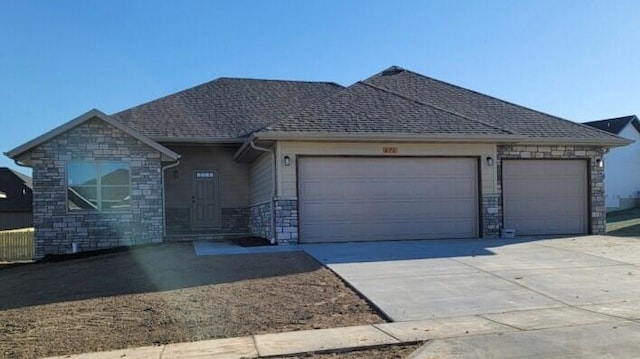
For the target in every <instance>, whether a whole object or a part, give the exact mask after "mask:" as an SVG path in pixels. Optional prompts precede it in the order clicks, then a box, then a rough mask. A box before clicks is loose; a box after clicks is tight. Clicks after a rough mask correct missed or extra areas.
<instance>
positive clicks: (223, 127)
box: [112, 78, 342, 139]
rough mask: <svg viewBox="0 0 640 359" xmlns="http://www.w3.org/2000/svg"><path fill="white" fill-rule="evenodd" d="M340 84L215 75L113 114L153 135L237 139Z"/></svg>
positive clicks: (330, 92)
mask: <svg viewBox="0 0 640 359" xmlns="http://www.w3.org/2000/svg"><path fill="white" fill-rule="evenodd" d="M340 89H342V86H340V85H338V84H335V83H329V82H302V81H277V80H254V79H235V78H219V79H217V80H214V81H211V82H207V83H205V84H202V85H199V86H195V87H193V88H190V89H187V90H184V91H181V92H178V93H175V94H173V95H169V96H166V97H163V98H160V99H157V100H154V101H151V102H148V103H145V104H143V105H140V106H137V107H133V108H131V109H128V110H125V111H122V112H119V113H116V114H114V115H112V117H114V118H115V119H116V120H119V121H121V122H122V123H124V124H126V125H127V126H130V127H131V128H133V129H134V130H136V131H138V132H140V133H141V134H143V135H145V136H148V137H150V138H153V139H157V138H166V137H179V138H222V139H224V138H241V137H244V136H247V135H248V134H250V133H251V132H253V131H256V130H258V129H261V128H262V127H264V126H266V125H268V124H269V123H271V122H273V121H275V120H276V119H278V118H280V117H282V116H284V115H287V114H289V113H291V112H294V111H297V110H300V109H303V108H305V107H307V106H309V105H311V104H313V103H315V102H318V101H320V100H321V99H323V98H325V97H327V96H329V95H331V94H333V93H334V92H336V91H338V90H340Z"/></svg>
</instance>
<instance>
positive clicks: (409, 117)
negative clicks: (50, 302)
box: [7, 67, 630, 257]
mask: <svg viewBox="0 0 640 359" xmlns="http://www.w3.org/2000/svg"><path fill="white" fill-rule="evenodd" d="M628 143H630V141H628V140H625V139H623V138H620V137H618V136H616V135H614V134H610V133H608V132H605V131H601V130H598V129H594V128H592V127H589V126H585V125H582V124H577V123H573V122H570V121H567V120H564V119H561V118H558V117H554V116H550V115H547V114H544V113H541V112H538V111H534V110H531V109H528V108H525V107H522V106H518V105H514V104H512V103H509V102H505V101H502V100H499V99H496V98H493V97H490V96H487V95H483V94H480V93H477V92H474V91H471V90H467V89H464V88H460V87H457V86H454V85H451V84H447V83H445V82H441V81H438V80H434V79H431V78H429V77H425V76H423V75H420V74H417V73H414V72H411V71H409V70H405V69H402V68H399V67H391V68H389V69H387V70H384V71H382V72H381V73H378V74H376V75H374V76H372V77H370V78H368V79H366V80H363V81H360V82H357V83H355V84H353V85H351V86H349V87H342V86H340V85H337V84H335V83H329V82H299V81H273V80H252V79H234V78H220V79H217V80H214V81H211V82H208V83H205V84H203V85H199V86H196V87H193V88H191V89H188V90H185V91H182V92H178V93H176V94H173V95H169V96H167V97H163V98H160V99H158V100H155V101H151V102H149V103H146V104H143V105H140V106H137V107H134V108H131V109H128V110H125V111H122V112H119V113H116V114H112V115H106V114H104V113H102V112H100V111H98V110H92V111H89V112H87V113H85V114H84V115H82V116H80V117H78V118H76V119H74V120H72V121H70V122H67V123H65V124H63V125H62V126H60V127H58V128H56V129H53V130H52V131H50V132H47V133H45V134H43V135H42V136H40V137H38V138H36V139H34V140H32V141H30V142H27V143H25V144H23V145H21V146H19V147H17V148H15V149H13V150H11V151H9V152H8V153H7V155H8V156H9V157H11V158H13V159H14V160H16V161H17V162H18V163H21V164H24V165H28V166H31V167H32V168H33V176H34V209H35V211H34V216H35V226H36V232H35V238H36V257H42V256H44V255H46V254H56V253H66V252H69V251H71V249H72V247H73V246H74V245H73V244H75V246H78V247H79V248H80V249H81V250H90V249H97V248H105V247H112V246H120V245H133V244H138V243H150V242H159V241H163V240H180V239H188V238H224V237H233V236H246V235H253V236H260V237H264V238H268V239H270V240H272V241H273V242H274V243H279V244H282V243H312V242H315V243H317V242H340V241H375V240H402V239H447V238H477V237H495V236H497V235H498V234H499V231H500V229H501V228H502V227H505V228H509V229H515V230H516V231H517V234H518V235H542V234H585V233H594V234H603V233H604V232H605V207H604V197H603V189H604V188H603V182H602V181H603V169H602V168H601V167H599V166H598V165H597V164H598V163H601V161H602V156H603V155H604V151H605V149H607V148H610V147H614V146H622V145H626V144H628Z"/></svg>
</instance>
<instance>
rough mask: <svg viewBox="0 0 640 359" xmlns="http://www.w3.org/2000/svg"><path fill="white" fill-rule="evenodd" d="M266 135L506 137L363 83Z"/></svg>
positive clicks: (281, 123)
mask: <svg viewBox="0 0 640 359" xmlns="http://www.w3.org/2000/svg"><path fill="white" fill-rule="evenodd" d="M267 132H329V133H402V134H426V135H429V134H431V135H434V134H458V135H460V134H462V135H504V134H509V132H507V131H505V130H502V129H499V128H497V127H494V126H490V125H487V124H484V123H481V122H479V121H475V120H472V119H468V118H465V117H463V116H459V115H456V114H452V113H449V112H447V111H443V110H440V109H438V108H435V107H432V106H427V105H424V104H421V103H420V102H417V101H414V100H412V99H409V98H406V97H403V96H398V95H397V94H393V93H390V92H389V91H385V90H383V89H380V88H376V87H375V86H371V85H368V84H366V83H362V82H358V83H356V84H354V85H352V86H349V87H348V88H346V89H344V90H342V91H339V92H337V93H335V94H333V95H332V96H329V97H328V98H326V99H324V100H322V101H321V102H320V103H318V104H316V105H313V106H310V107H309V108H307V109H304V110H302V111H300V112H298V113H296V114H293V115H290V116H287V117H285V118H284V119H281V120H279V121H277V122H275V123H273V124H272V125H270V126H268V127H266V128H265V129H264V130H262V131H260V133H267Z"/></svg>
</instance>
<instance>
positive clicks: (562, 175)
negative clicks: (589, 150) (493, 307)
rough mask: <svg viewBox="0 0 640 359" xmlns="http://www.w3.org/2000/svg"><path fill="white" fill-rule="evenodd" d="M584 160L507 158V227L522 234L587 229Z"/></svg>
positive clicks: (504, 163)
mask: <svg viewBox="0 0 640 359" xmlns="http://www.w3.org/2000/svg"><path fill="white" fill-rule="evenodd" d="M587 187H588V182H587V163H586V161H584V160H504V161H503V183H502V188H503V206H504V208H503V210H504V226H505V227H506V228H514V229H516V233H518V234H523V235H544V234H582V233H586V232H587V224H588V200H587Z"/></svg>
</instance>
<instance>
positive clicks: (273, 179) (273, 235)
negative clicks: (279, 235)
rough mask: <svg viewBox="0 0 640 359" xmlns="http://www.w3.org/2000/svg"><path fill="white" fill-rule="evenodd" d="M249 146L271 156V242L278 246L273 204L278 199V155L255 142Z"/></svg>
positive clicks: (251, 142)
mask: <svg viewBox="0 0 640 359" xmlns="http://www.w3.org/2000/svg"><path fill="white" fill-rule="evenodd" d="M249 146H251V148H253V149H254V150H256V151H262V152H269V153H270V154H271V160H272V162H273V171H271V184H272V185H271V201H269V205H270V206H271V239H270V240H269V242H270V243H271V244H276V213H275V206H274V204H273V202H274V200H275V197H276V154H275V153H274V152H273V150H271V149H268V148H264V147H260V146H256V144H255V143H253V140H251V141H249Z"/></svg>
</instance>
